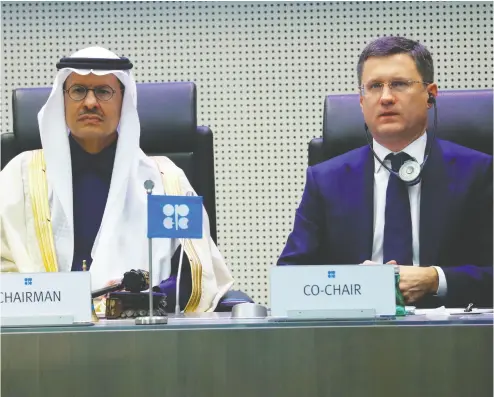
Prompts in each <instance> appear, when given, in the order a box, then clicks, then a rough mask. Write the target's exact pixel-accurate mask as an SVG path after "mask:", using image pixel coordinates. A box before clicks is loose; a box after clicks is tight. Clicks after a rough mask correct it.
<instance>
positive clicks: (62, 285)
mask: <svg viewBox="0 0 494 397" xmlns="http://www.w3.org/2000/svg"><path fill="white" fill-rule="evenodd" d="M0 316H1V318H2V326H15V325H19V326H20V325H42V324H45V325H50V324H51V323H52V322H53V321H54V319H57V318H58V320H57V321H55V323H53V325H59V324H60V322H61V320H60V319H71V322H75V323H86V322H91V275H90V273H89V272H53V273H51V272H50V273H1V274H0ZM30 319H32V321H30Z"/></svg>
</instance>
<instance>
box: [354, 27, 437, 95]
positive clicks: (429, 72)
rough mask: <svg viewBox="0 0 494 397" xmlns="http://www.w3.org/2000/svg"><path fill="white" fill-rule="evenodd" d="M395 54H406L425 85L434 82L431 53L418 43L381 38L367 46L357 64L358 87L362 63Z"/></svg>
mask: <svg viewBox="0 0 494 397" xmlns="http://www.w3.org/2000/svg"><path fill="white" fill-rule="evenodd" d="M395 54H408V55H410V56H411V57H412V59H413V60H414V61H415V65H416V66H417V70H418V71H419V73H420V75H421V76H422V80H423V81H424V82H427V83H432V82H433V81H434V63H433V61H432V56H431V53H430V52H429V50H428V49H427V48H425V47H424V46H423V45H422V44H420V43H419V42H418V41H413V40H410V39H406V38H405V37H396V36H388V37H381V38H379V39H377V40H374V41H372V42H371V43H369V44H367V46H366V47H365V48H364V50H363V51H362V53H361V54H360V58H359V60H358V64H357V77H358V85H359V86H360V85H361V84H362V71H363V69H364V62H365V61H366V60H367V59H369V58H370V57H385V56H390V55H395Z"/></svg>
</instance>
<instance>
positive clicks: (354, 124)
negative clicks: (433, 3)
mask: <svg viewBox="0 0 494 397" xmlns="http://www.w3.org/2000/svg"><path fill="white" fill-rule="evenodd" d="M492 99H493V91H492V89H479V90H450V91H440V92H439V95H438V97H437V101H436V103H437V131H436V136H437V137H438V138H441V139H444V140H448V141H451V142H455V143H458V144H460V145H463V146H466V147H469V148H472V149H475V150H478V151H481V152H484V153H488V154H490V155H492V145H493V120H492V114H493V109H492V105H493V100H492ZM433 120H434V111H433V109H431V110H430V111H429V126H428V128H427V131H428V132H431V131H432V129H433ZM366 144H367V141H366V139H365V135H364V118H363V115H362V111H361V109H360V104H359V95H358V94H347V95H328V96H327V97H326V100H325V102H324V116H323V134H322V138H315V139H313V140H312V141H311V142H310V144H309V165H314V164H317V163H320V162H322V161H325V160H328V159H330V158H332V157H335V156H338V155H340V154H343V153H345V152H348V151H350V150H352V149H355V148H357V147H360V146H364V145H366Z"/></svg>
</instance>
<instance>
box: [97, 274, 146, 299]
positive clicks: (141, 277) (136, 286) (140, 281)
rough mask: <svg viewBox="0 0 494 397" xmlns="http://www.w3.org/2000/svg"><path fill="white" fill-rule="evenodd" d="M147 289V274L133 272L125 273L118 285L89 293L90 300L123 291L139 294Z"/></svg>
mask: <svg viewBox="0 0 494 397" xmlns="http://www.w3.org/2000/svg"><path fill="white" fill-rule="evenodd" d="M148 288H149V272H147V271H146V270H134V269H132V270H131V271H129V272H125V273H124V276H123V279H122V282H121V283H118V284H112V285H109V286H107V287H103V288H100V289H97V290H95V291H92V292H91V298H93V299H94V298H98V297H100V296H103V295H106V294H109V293H110V292H115V291H119V290H122V289H123V290H125V291H128V292H134V293H136V292H141V291H145V290H147V289H148Z"/></svg>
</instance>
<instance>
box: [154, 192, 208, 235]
mask: <svg viewBox="0 0 494 397" xmlns="http://www.w3.org/2000/svg"><path fill="white" fill-rule="evenodd" d="M202 211H203V207H202V197H201V196H164V195H151V194H149V195H148V238H188V239H201V238H202Z"/></svg>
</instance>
